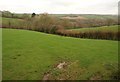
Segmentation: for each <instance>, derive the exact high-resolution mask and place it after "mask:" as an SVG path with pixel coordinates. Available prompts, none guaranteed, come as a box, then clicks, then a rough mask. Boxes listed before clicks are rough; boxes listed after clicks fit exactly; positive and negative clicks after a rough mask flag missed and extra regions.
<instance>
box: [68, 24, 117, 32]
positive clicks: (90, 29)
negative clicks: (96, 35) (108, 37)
mask: <svg viewBox="0 0 120 82" xmlns="http://www.w3.org/2000/svg"><path fill="white" fill-rule="evenodd" d="M118 28H119V26H118V25H113V26H101V27H94V28H79V29H70V30H75V31H80V32H89V31H114V32H115V31H118Z"/></svg>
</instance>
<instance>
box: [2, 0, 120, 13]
mask: <svg viewBox="0 0 120 82" xmlns="http://www.w3.org/2000/svg"><path fill="white" fill-rule="evenodd" d="M118 1H119V0H1V1H0V10H9V11H11V12H16V13H33V12H35V13H43V12H48V13H50V14H51V13H55V14H117V13H118Z"/></svg>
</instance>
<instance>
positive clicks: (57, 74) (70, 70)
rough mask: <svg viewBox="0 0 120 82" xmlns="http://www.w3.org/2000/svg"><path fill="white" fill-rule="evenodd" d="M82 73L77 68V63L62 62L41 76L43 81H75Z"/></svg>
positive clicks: (81, 70)
mask: <svg viewBox="0 0 120 82" xmlns="http://www.w3.org/2000/svg"><path fill="white" fill-rule="evenodd" d="M83 71H84V70H83V69H81V68H80V67H79V61H74V62H70V61H67V62H66V61H63V62H59V63H58V64H56V65H55V66H54V68H53V69H51V70H50V71H48V72H46V73H45V74H44V76H43V80H77V79H78V76H79V75H80V73H81V72H83Z"/></svg>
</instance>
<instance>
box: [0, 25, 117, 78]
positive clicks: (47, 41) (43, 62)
mask: <svg viewBox="0 0 120 82" xmlns="http://www.w3.org/2000/svg"><path fill="white" fill-rule="evenodd" d="M113 27H114V26H111V27H110V28H111V29H115V30H116V29H117V26H115V27H116V28H113ZM83 29H84V30H86V29H87V28H83ZM83 29H80V30H82V31H83ZM93 29H95V28H93ZM96 29H97V28H96ZM99 29H102V27H100V28H99ZM104 29H105V28H104ZM106 29H107V28H106ZM2 42H3V43H2V46H3V47H2V50H3V51H2V52H3V55H2V56H3V58H2V60H3V61H2V64H3V66H2V68H3V69H2V72H3V76H2V77H3V80H11V79H12V80H41V79H43V77H44V75H45V73H46V72H48V71H49V72H51V75H50V79H60V78H61V79H69V80H74V79H76V80H77V79H79V80H89V79H93V80H96V79H102V80H110V79H112V78H111V77H112V75H114V73H115V72H117V70H118V69H117V67H118V66H117V64H118V41H111V40H95V39H77V38H72V37H64V36H58V35H52V34H46V33H41V32H35V31H28V30H17V29H5V28H3V29H2ZM60 62H67V65H66V67H65V68H64V69H62V70H61V69H57V68H56V65H57V64H59V63H60Z"/></svg>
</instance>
